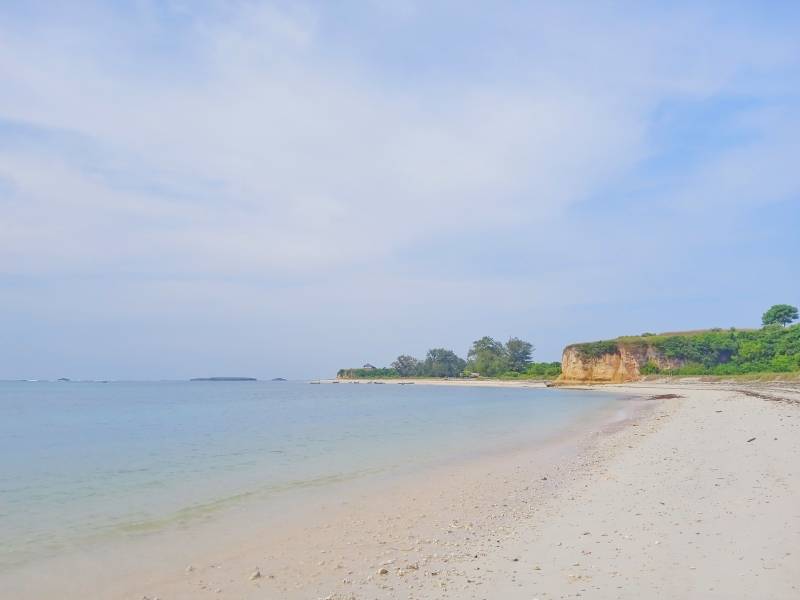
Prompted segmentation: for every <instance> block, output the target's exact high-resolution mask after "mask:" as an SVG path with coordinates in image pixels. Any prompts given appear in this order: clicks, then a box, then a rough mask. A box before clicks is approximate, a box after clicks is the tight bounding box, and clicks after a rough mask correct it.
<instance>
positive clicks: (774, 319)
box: [761, 304, 798, 327]
mask: <svg viewBox="0 0 800 600" xmlns="http://www.w3.org/2000/svg"><path fill="white" fill-rule="evenodd" d="M797 318H798V313H797V307H796V306H790V305H788V304H776V305H775V306H773V307H772V308H770V309H769V310H768V311H767V312H765V313H764V315H763V316H762V317H761V323H762V324H763V325H764V326H767V325H782V326H784V327H786V325H787V324H789V323H791V322H792V321H794V320H796V319H797Z"/></svg>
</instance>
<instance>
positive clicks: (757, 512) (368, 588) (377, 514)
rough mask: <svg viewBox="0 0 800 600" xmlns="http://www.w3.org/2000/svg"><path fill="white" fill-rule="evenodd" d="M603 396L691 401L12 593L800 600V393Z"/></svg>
mask: <svg viewBox="0 0 800 600" xmlns="http://www.w3.org/2000/svg"><path fill="white" fill-rule="evenodd" d="M603 389H605V390H607V391H608V392H609V393H622V392H624V393H636V394H639V395H641V396H644V397H648V396H653V395H662V394H678V395H680V396H682V398H679V399H668V400H650V401H646V402H632V403H631V408H632V411H631V414H630V415H629V416H630V417H631V418H629V419H628V420H625V421H622V422H617V423H616V424H615V425H611V426H607V427H605V428H604V429H603V431H600V430H599V427H598V424H597V423H594V424H592V425H591V427H588V428H587V427H576V429H575V430H574V431H573V432H571V433H570V435H567V436H565V437H563V438H562V439H560V440H557V441H554V442H553V443H552V444H550V445H549V446H547V447H546V448H542V447H541V446H539V447H537V448H536V449H531V448H519V449H516V450H514V451H510V452H509V451H506V452H502V453H499V454H497V455H496V456H483V457H481V458H476V459H475V460H470V461H467V462H464V463H459V464H457V465H448V466H447V467H441V468H438V469H436V470H434V471H431V472H428V473H425V474H424V475H420V476H418V477H414V478H409V479H403V480H398V481H394V482H391V483H387V484H385V485H383V486H382V487H381V488H380V489H370V490H361V491H359V492H357V493H353V494H351V495H346V496H344V495H343V496H341V497H339V498H337V499H336V501H331V502H330V503H329V504H327V505H324V506H317V507H315V508H314V510H313V513H311V512H308V511H305V512H304V511H298V512H297V513H296V514H297V515H300V516H301V517H302V518H287V520H286V522H284V523H274V522H270V523H264V522H259V521H258V520H255V521H254V520H252V516H251V520H250V521H248V522H247V523H246V524H245V525H246V526H243V527H240V528H238V529H237V530H236V532H235V534H234V533H233V532H226V531H219V532H218V534H219V535H218V536H217V538H216V542H215V543H214V544H208V543H207V542H205V541H204V542H203V543H200V542H199V541H200V540H201V539H202V540H207V537H203V538H200V537H198V538H197V540H198V543H197V544H195V545H192V546H189V547H187V540H189V541H190V540H191V539H192V537H191V534H189V533H187V534H186V536H184V537H183V538H182V541H181V542H180V544H178V543H176V544H175V545H174V546H172V547H169V544H167V545H166V546H165V547H162V548H155V547H152V546H150V547H148V546H147V544H146V543H145V544H143V545H142V546H141V547H138V548H137V549H136V551H135V552H132V553H130V552H129V553H127V554H126V556H125V557H123V556H122V555H120V556H113V555H112V556H106V557H103V558H102V559H101V558H98V557H94V558H87V557H84V559H83V560H82V561H81V562H77V563H76V562H73V563H67V562H64V563H54V564H50V565H39V566H38V567H36V568H32V569H31V570H29V572H28V573H27V576H26V577H25V578H23V579H19V578H18V577H17V578H15V579H14V580H13V581H10V580H6V581H0V583H2V585H3V588H4V589H5V590H6V591H7V592H8V591H9V590H10V591H11V592H12V594H11V595H10V596H6V597H13V598H17V599H21V600H22V599H26V600H27V599H29V598H30V599H32V598H39V599H41V598H63V599H70V598H84V599H85V598H109V599H116V598H119V599H123V598H125V599H136V600H141V599H142V598H151V599H152V598H160V599H161V600H184V599H190V598H191V599H197V598H225V599H228V598H230V599H237V600H246V599H270V598H286V599H301V598H303V599H309V598H310V599H316V598H328V599H330V600H337V599H338V600H344V599H356V600H360V599H390V598H391V599H395V598H396V599H404V598H418V599H433V598H454V599H455V598H458V599H461V598H475V599H484V598H485V599H495V598H503V599H515V598H519V599H526V600H531V599H532V598H540V599H554V598H570V597H588V598H601V599H604V598H637V599H638V598H725V599H731V598H742V599H745V598H748V599H749V598H769V599H794V598H798V597H800V550H798V549H800V472H798V465H799V464H800V403H798V402H797V401H798V400H800V393H798V391H797V390H796V389H795V388H791V387H790V386H784V387H775V386H773V387H770V386H763V385H761V386H750V387H748V388H744V387H743V386H741V385H734V384H685V385H679V384H633V385H625V386H608V387H605V388H603ZM737 389H739V390H740V391H737ZM741 389H747V390H748V391H750V392H751V393H752V392H753V391H755V392H756V394H759V395H761V396H768V397H767V398H763V397H754V396H752V395H747V394H746V393H744V392H743V391H741ZM778 399H781V400H778ZM753 438H754V439H753ZM749 440H752V441H749Z"/></svg>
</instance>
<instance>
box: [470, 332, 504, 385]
mask: <svg viewBox="0 0 800 600" xmlns="http://www.w3.org/2000/svg"><path fill="white" fill-rule="evenodd" d="M467 359H468V360H469V362H468V363H467V366H468V368H469V370H470V371H472V372H474V373H480V374H481V375H485V376H487V377H493V376H495V375H500V374H501V373H505V372H506V371H508V369H509V361H508V354H507V352H506V348H505V346H503V344H502V343H500V342H498V341H497V340H496V339H494V338H491V337H489V336H484V337H482V338H481V339H479V340H475V341H474V342H472V348H470V349H469V352H468V353H467Z"/></svg>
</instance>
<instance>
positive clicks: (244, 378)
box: [189, 377, 258, 381]
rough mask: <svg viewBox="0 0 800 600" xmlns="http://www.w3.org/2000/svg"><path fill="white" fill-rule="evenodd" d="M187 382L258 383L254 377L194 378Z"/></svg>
mask: <svg viewBox="0 0 800 600" xmlns="http://www.w3.org/2000/svg"><path fill="white" fill-rule="evenodd" d="M189 381H258V379H256V378H255V377H194V378H192V379H190V380H189Z"/></svg>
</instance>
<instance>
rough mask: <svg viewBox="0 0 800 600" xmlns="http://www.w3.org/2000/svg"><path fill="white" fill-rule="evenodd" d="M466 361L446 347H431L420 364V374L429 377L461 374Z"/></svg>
mask: <svg viewBox="0 0 800 600" xmlns="http://www.w3.org/2000/svg"><path fill="white" fill-rule="evenodd" d="M466 364H467V362H466V361H465V360H464V359H463V358H460V357H459V356H457V355H456V353H455V352H453V351H452V350H447V349H446V348H431V349H430V350H428V354H427V355H426V356H425V362H424V363H423V364H422V374H423V375H427V376H429V377H456V376H458V375H461V373H462V372H463V371H464V367H465V366H466Z"/></svg>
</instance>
